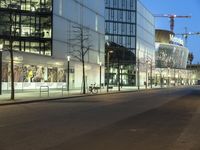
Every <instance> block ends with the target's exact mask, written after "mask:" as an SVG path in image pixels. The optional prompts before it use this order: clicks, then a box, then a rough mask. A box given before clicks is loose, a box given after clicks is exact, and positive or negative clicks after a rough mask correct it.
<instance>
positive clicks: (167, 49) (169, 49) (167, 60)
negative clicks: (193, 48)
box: [156, 43, 188, 69]
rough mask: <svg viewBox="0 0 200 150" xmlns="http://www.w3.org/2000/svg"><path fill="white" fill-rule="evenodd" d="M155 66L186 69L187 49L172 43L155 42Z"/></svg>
mask: <svg viewBox="0 0 200 150" xmlns="http://www.w3.org/2000/svg"><path fill="white" fill-rule="evenodd" d="M156 45H157V46H156V48H157V49H156V50H157V51H156V67H157V68H168V67H170V68H176V69H186V66H187V60H188V49H187V48H185V47H182V46H177V45H173V44H162V43H157V44H156Z"/></svg>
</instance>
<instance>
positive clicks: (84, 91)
mask: <svg viewBox="0 0 200 150" xmlns="http://www.w3.org/2000/svg"><path fill="white" fill-rule="evenodd" d="M82 64H83V94H85V93H86V90H85V61H84V58H83V62H82Z"/></svg>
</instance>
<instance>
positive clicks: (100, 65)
mask: <svg viewBox="0 0 200 150" xmlns="http://www.w3.org/2000/svg"><path fill="white" fill-rule="evenodd" d="M101 67H102V62H99V87H100V90H101Z"/></svg>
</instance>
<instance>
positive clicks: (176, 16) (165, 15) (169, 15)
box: [154, 14, 191, 32]
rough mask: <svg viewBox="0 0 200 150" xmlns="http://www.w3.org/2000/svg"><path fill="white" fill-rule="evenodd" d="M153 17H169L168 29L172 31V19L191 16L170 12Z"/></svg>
mask: <svg viewBox="0 0 200 150" xmlns="http://www.w3.org/2000/svg"><path fill="white" fill-rule="evenodd" d="M154 16H155V17H166V18H169V19H170V30H171V31H172V32H174V22H175V21H174V20H175V18H191V16H178V15H172V14H161V15H154Z"/></svg>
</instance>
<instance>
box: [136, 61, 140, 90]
mask: <svg viewBox="0 0 200 150" xmlns="http://www.w3.org/2000/svg"><path fill="white" fill-rule="evenodd" d="M137 86H138V91H139V90H140V60H139V58H138V61H137Z"/></svg>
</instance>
